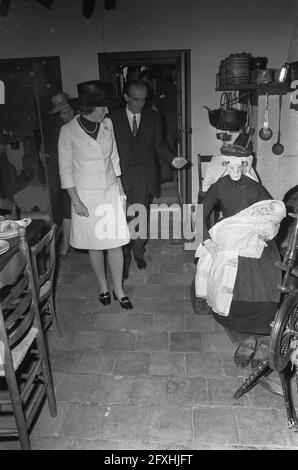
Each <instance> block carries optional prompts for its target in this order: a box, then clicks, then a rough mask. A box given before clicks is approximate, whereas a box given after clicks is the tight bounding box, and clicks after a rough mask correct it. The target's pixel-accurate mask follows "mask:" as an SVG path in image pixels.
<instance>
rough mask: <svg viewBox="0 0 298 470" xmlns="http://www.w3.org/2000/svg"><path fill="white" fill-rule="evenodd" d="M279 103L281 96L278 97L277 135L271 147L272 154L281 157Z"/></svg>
mask: <svg viewBox="0 0 298 470" xmlns="http://www.w3.org/2000/svg"><path fill="white" fill-rule="evenodd" d="M281 103H282V94H280V95H279V116H278V134H277V142H276V144H273V145H272V153H274V155H281V154H282V153H284V150H285V148H284V146H283V145H282V144H281V143H280V119H281Z"/></svg>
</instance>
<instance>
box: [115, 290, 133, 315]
mask: <svg viewBox="0 0 298 470" xmlns="http://www.w3.org/2000/svg"><path fill="white" fill-rule="evenodd" d="M113 297H114V300H118V302H119V304H120V305H121V307H122V308H125V309H126V310H131V309H132V308H133V305H132V303H131V301H130V300H129V297H121V299H118V297H117V295H116V294H115V292H114V291H113Z"/></svg>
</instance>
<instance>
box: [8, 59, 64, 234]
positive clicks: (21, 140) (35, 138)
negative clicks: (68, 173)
mask: <svg viewBox="0 0 298 470" xmlns="http://www.w3.org/2000/svg"><path fill="white" fill-rule="evenodd" d="M0 79H1V80H2V81H3V83H4V85H5V104H3V105H1V107H0V175H1V177H0V197H3V198H5V199H9V200H13V201H14V202H15V203H16V205H17V207H18V212H19V215H20V217H31V218H44V219H45V220H50V221H51V222H55V223H56V224H58V225H60V224H61V220H62V214H61V202H60V197H61V190H60V178H59V168H58V155H57V142H58V133H59V127H58V121H57V119H54V118H53V117H52V116H50V115H49V110H50V109H51V96H52V95H54V94H55V93H58V92H59V91H61V89H62V80H61V72H60V58H59V57H56V56H55V57H34V58H20V59H2V60H0ZM4 176H5V177H4Z"/></svg>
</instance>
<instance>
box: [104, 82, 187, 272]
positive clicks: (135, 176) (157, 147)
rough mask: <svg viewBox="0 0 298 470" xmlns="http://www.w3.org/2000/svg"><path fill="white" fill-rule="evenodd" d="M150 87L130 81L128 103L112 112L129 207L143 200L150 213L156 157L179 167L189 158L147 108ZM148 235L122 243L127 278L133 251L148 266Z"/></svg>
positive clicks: (155, 183)
mask: <svg viewBox="0 0 298 470" xmlns="http://www.w3.org/2000/svg"><path fill="white" fill-rule="evenodd" d="M146 97H147V87H146V84H145V83H144V82H142V81H132V82H130V83H129V84H128V85H127V87H126V90H125V93H124V99H125V101H126V103H127V104H126V107H125V108H123V109H120V110H118V111H115V112H114V113H113V114H112V115H111V119H112V122H113V126H114V132H115V137H116V143H117V147H118V152H119V157H120V165H121V171H122V184H123V187H124V191H125V193H126V196H127V204H128V207H129V206H130V205H131V204H142V205H143V206H144V207H146V209H147V214H149V208H150V200H151V198H152V196H154V195H156V194H157V191H158V173H157V162H156V158H163V159H165V160H166V161H168V162H169V163H171V164H172V165H173V167H174V168H177V169H180V168H182V167H184V166H185V164H186V163H187V160H185V159H184V158H182V157H176V156H175V155H173V154H172V152H171V151H170V150H169V148H168V146H167V145H166V144H165V143H164V142H163V140H162V128H161V121H160V115H159V113H158V112H157V111H154V110H151V109H146V108H144V105H145V102H146ZM146 241H147V239H146V238H144V237H142V238H141V237H138V238H136V239H133V240H132V241H131V243H129V245H126V246H125V247H123V252H124V279H127V278H128V272H129V266H130V263H131V258H132V256H131V251H132V252H133V255H134V258H135V260H136V263H137V266H138V268H139V269H145V268H146V265H147V264H146V261H145V260H144V251H145V244H146Z"/></svg>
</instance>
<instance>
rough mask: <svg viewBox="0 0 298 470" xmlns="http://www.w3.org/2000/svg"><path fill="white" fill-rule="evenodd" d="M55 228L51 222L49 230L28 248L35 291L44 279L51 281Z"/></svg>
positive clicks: (54, 259)
mask: <svg viewBox="0 0 298 470" xmlns="http://www.w3.org/2000/svg"><path fill="white" fill-rule="evenodd" d="M56 230H57V225H56V224H53V225H52V227H51V229H50V231H49V232H48V233H47V234H46V235H45V236H44V237H43V238H42V239H41V240H40V241H39V242H37V243H36V244H35V245H34V246H32V247H31V248H30V250H31V261H32V271H33V277H34V282H35V285H36V290H37V292H39V289H40V287H41V286H42V285H43V284H44V283H45V282H46V281H51V283H52V282H53V278H54V272H55V266H56V253H55V236H56Z"/></svg>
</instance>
